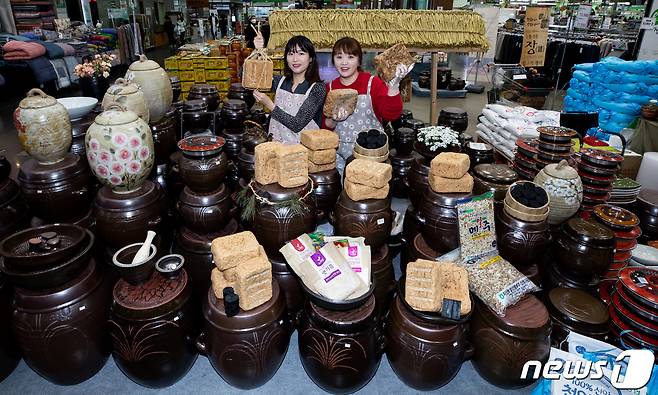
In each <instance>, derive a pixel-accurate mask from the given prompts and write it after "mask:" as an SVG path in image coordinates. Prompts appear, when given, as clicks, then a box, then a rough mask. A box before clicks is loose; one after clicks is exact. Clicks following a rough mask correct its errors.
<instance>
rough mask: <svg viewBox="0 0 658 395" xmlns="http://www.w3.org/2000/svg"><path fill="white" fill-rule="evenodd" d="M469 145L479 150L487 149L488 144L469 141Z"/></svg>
mask: <svg viewBox="0 0 658 395" xmlns="http://www.w3.org/2000/svg"><path fill="white" fill-rule="evenodd" d="M468 146H469V147H471V148H472V149H474V150H478V151H486V150H487V146H486V145H484V144H483V143H468Z"/></svg>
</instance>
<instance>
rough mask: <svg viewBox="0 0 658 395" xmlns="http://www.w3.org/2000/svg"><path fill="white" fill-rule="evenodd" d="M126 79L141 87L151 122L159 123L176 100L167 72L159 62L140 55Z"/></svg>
mask: <svg viewBox="0 0 658 395" xmlns="http://www.w3.org/2000/svg"><path fill="white" fill-rule="evenodd" d="M125 78H126V80H128V81H129V82H134V83H136V84H137V85H139V87H140V89H141V90H142V91H143V92H144V95H145V96H146V102H147V103H148V107H149V115H150V118H151V121H153V122H155V121H159V120H160V118H162V116H164V115H165V113H166V112H167V110H169V107H171V103H172V101H173V98H174V94H173V92H172V90H171V81H170V80H169V76H168V75H167V72H166V71H165V70H164V69H163V68H162V67H160V65H159V64H158V63H157V62H154V61H152V60H148V58H147V57H146V56H145V55H139V60H138V61H136V62H133V63H132V64H131V65H130V67H128V72H127V73H126V77H125Z"/></svg>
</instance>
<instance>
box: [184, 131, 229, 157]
mask: <svg viewBox="0 0 658 395" xmlns="http://www.w3.org/2000/svg"><path fill="white" fill-rule="evenodd" d="M225 144H226V139H225V138H223V137H220V136H207V135H199V136H189V137H185V138H184V139H182V140H180V141H179V142H178V148H179V149H180V150H181V151H183V155H185V156H189V157H208V156H215V155H218V154H219V153H221V152H222V147H224V145H225Z"/></svg>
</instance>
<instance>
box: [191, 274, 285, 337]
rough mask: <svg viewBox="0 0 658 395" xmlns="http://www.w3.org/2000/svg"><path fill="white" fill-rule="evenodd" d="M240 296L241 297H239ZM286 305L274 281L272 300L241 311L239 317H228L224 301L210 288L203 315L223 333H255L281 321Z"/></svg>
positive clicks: (273, 280)
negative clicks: (254, 331)
mask: <svg viewBox="0 0 658 395" xmlns="http://www.w3.org/2000/svg"><path fill="white" fill-rule="evenodd" d="M238 296H240V295H238ZM285 308H286V304H285V301H284V298H283V294H282V293H281V289H280V288H279V284H278V283H277V281H276V280H275V279H274V278H273V279H272V298H271V299H270V300H268V301H267V302H265V303H263V304H262V305H260V306H258V307H256V308H253V309H251V310H247V311H244V310H242V309H240V312H239V313H238V315H234V316H233V317H227V316H226V312H225V311H224V301H223V300H221V299H217V297H216V296H215V291H214V290H213V289H212V287H210V289H209V290H208V297H207V300H206V302H205V303H204V308H203V315H204V317H205V318H206V321H207V322H208V323H209V324H210V325H212V326H214V327H215V328H218V329H220V330H222V331H241V332H243V331H253V330H256V329H258V328H261V327H264V326H267V325H270V324H271V323H272V322H274V321H277V320H280V319H282V318H284V317H283V314H284V313H285Z"/></svg>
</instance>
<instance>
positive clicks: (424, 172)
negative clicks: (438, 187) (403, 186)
mask: <svg viewBox="0 0 658 395" xmlns="http://www.w3.org/2000/svg"><path fill="white" fill-rule="evenodd" d="M429 173H430V163H429V161H428V160H427V159H425V158H419V157H416V158H415V159H414V161H413V162H411V173H410V174H409V200H410V201H411V204H412V205H413V206H414V207H416V208H420V205H421V203H422V201H423V197H424V196H425V191H426V190H427V187H429V185H430V183H429V181H428V179H427V177H428V176H429Z"/></svg>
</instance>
